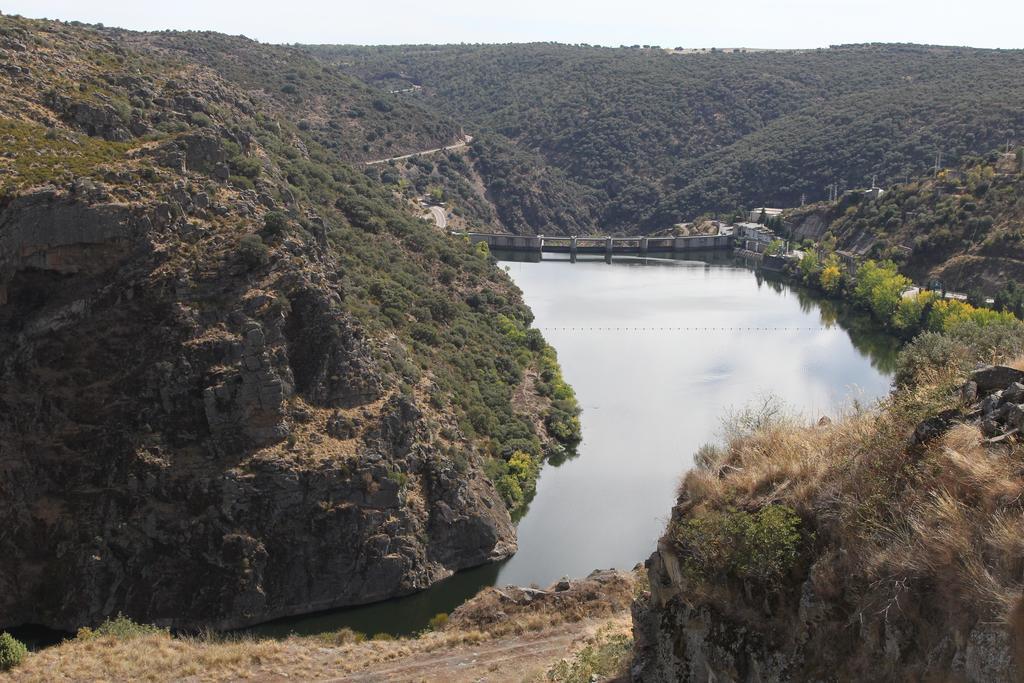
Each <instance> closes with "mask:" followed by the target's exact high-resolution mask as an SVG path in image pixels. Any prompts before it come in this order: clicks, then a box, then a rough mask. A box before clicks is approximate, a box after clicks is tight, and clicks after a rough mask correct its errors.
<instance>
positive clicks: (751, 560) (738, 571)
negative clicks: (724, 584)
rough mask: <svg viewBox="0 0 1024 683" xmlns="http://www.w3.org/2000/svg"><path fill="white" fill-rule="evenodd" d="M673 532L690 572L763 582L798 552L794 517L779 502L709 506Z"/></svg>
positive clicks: (797, 526) (797, 522) (789, 565)
mask: <svg viewBox="0 0 1024 683" xmlns="http://www.w3.org/2000/svg"><path fill="white" fill-rule="evenodd" d="M674 537H675V542H676V543H677V544H678V546H679V548H680V550H681V551H682V557H683V558H685V559H684V564H685V567H686V569H687V570H688V571H689V572H690V573H692V574H693V575H695V576H696V577H700V578H703V579H709V578H713V577H716V576H732V577H734V578H737V579H741V580H751V581H755V582H758V583H760V584H762V585H764V586H765V587H766V588H767V587H768V584H770V583H771V582H773V581H776V580H778V579H780V578H782V577H783V576H784V575H785V574H786V573H788V572H789V570H790V569H791V568H792V567H793V565H794V564H795V563H796V561H797V559H798V558H799V549H800V517H798V516H797V514H796V512H795V511H794V510H793V508H791V507H788V506H785V505H768V506H766V507H764V508H761V509H760V510H758V511H757V512H753V513H751V512H746V511H743V510H727V511H725V512H718V511H713V512H710V513H708V514H707V515H705V516H703V517H696V518H693V519H688V520H686V521H684V522H681V523H679V524H678V525H677V526H676V529H675V533H674Z"/></svg>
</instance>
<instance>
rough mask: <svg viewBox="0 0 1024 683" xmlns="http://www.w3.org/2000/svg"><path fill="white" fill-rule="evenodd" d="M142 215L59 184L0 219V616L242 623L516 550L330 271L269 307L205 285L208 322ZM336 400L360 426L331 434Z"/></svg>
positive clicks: (231, 286) (72, 624) (374, 592)
mask: <svg viewBox="0 0 1024 683" xmlns="http://www.w3.org/2000/svg"><path fill="white" fill-rule="evenodd" d="M144 213H145V212H142V211H127V210H120V209H116V208H115V207H109V206H105V205H97V206H88V205H82V204H77V203H74V202H73V201H72V200H71V199H70V198H67V197H51V196H49V195H48V194H44V195H42V196H32V197H27V198H25V199H23V200H18V201H15V202H12V203H10V204H8V205H7V206H6V207H4V208H3V209H2V211H0V245H2V246H0V253H2V254H3V255H4V259H3V262H2V263H3V266H4V267H5V268H6V271H5V272H6V273H8V279H7V283H8V284H7V289H6V291H7V303H6V305H5V306H3V307H0V356H2V358H3V365H2V367H0V378H2V379H0V386H2V389H0V405H2V406H3V410H2V411H0V412H2V415H0V440H2V441H0V442H2V444H3V445H2V447H0V448H2V456H0V464H2V476H0V500H2V501H3V502H2V509H3V518H4V520H5V521H4V527H5V528H4V532H5V533H4V534H3V538H2V540H0V548H2V552H0V615H2V618H0V622H2V623H3V624H4V625H13V624H21V623H42V624H45V625H47V626H51V627H56V628H64V629H74V628H77V627H78V626H80V625H82V624H88V623H95V622H96V621H97V620H100V619H102V618H103V617H104V616H107V615H109V614H111V613H112V611H116V610H123V611H124V612H125V613H127V614H132V615H134V616H135V617H136V618H139V619H143V620H146V621H153V622H156V623H161V624H165V625H170V626H177V627H195V626H200V625H211V626H213V627H216V628H231V627H237V626H243V625H245V624H249V623H253V622H256V621H262V620H266V619H270V618H274V617H279V616H284V615H290V614H296V613H300V612H308V611H313V610H318V609H325V608H329V607H334V606H339V605H348V604H355V603H362V602H367V601H371V600H375V599H382V598H386V597H390V596H394V595H400V594H403V593H408V592H411V591H414V590H417V589H422V588H425V587H426V586H428V585H430V584H431V583H433V582H434V581H437V580H438V579H440V578H443V577H445V576H447V575H449V574H450V573H452V572H453V571H456V570H458V569H461V568H464V567H469V566H473V565H476V564H481V563H484V562H488V561H492V560H496V559H501V558H503V557H506V556H508V555H509V554H511V553H512V552H513V551H514V550H515V541H514V531H513V528H512V525H511V522H510V519H509V515H508V513H507V511H506V509H505V506H504V504H503V503H502V501H501V499H500V497H499V496H498V495H497V493H496V492H495V490H494V488H493V486H492V485H491V484H490V482H489V481H488V480H487V479H486V478H485V477H484V476H483V474H482V473H481V472H480V470H479V469H478V467H477V466H476V465H473V464H471V465H470V466H469V467H468V468H467V470H466V471H464V472H459V471H457V470H456V469H455V468H454V466H453V465H452V464H451V463H450V462H449V461H447V460H445V459H443V458H439V457H437V454H436V453H434V452H433V451H432V449H431V447H430V446H429V445H428V444H429V441H430V439H431V435H430V432H429V429H428V428H427V426H426V424H425V420H424V416H423V413H422V412H421V410H420V409H419V407H418V406H417V404H416V401H415V400H414V399H413V398H410V397H402V396H397V395H394V394H391V395H390V396H388V395H386V393H385V391H384V389H383V388H382V384H381V379H380V377H379V371H378V369H377V367H376V363H375V361H374V359H373V357H372V354H371V349H370V348H369V346H368V343H367V340H366V339H365V337H364V335H363V334H362V333H361V332H360V329H359V326H358V325H357V324H356V323H355V322H354V321H353V320H352V319H351V318H350V317H349V316H347V315H346V314H345V313H343V312H342V310H341V308H340V307H339V305H338V303H339V300H340V299H339V294H338V292H337V290H336V288H334V287H332V286H330V285H329V284H325V283H324V282H321V283H319V284H317V283H314V282H312V281H311V279H310V277H309V275H310V274H314V275H315V273H316V266H317V264H316V261H315V260H313V261H311V262H309V263H307V264H306V268H305V269H303V270H301V271H300V270H299V269H296V270H295V271H294V272H288V273H286V274H285V275H284V276H283V278H282V279H283V282H282V288H281V290H279V292H277V293H276V294H275V295H274V296H273V297H270V296H256V297H253V296H251V292H249V291H248V287H247V284H246V283H245V282H244V281H237V280H235V281H232V280H231V279H228V278H226V277H225V276H224V274H223V273H218V274H214V275H212V276H211V277H210V278H209V279H208V280H207V281H206V282H192V283H190V285H189V287H187V289H188V290H189V294H188V295H187V296H186V297H185V299H190V300H193V301H194V300H197V299H204V298H205V297H206V296H207V295H209V294H210V291H207V290H208V289H211V288H216V289H217V290H218V292H219V294H218V296H219V297H221V306H222V308H220V309H219V310H217V311H213V312H212V315H211V313H206V314H203V313H200V312H197V311H196V310H195V309H191V308H190V307H188V306H185V305H183V299H182V294H183V293H182V292H176V291H175V290H174V289H173V288H158V287H154V286H150V283H149V281H147V280H146V279H145V278H146V276H147V275H149V274H150V273H149V272H148V270H149V268H150V267H152V265H153V260H152V258H151V256H150V254H151V252H152V251H153V249H154V248H155V245H154V243H153V242H152V240H153V239H154V235H153V234H150V233H149V232H147V227H148V228H149V229H150V230H152V231H154V232H159V231H160V230H162V229H169V228H170V227H171V226H170V225H167V224H165V223H161V222H160V219H159V218H158V215H159V211H155V212H153V213H151V214H150V215H143V214H144ZM310 266H312V268H311V267H310ZM283 297H287V299H288V300H289V301H290V308H289V309H285V308H284V307H283V306H280V305H275V303H278V302H279V299H281V298H283ZM336 411H343V412H345V413H346V414H349V415H351V416H352V417H350V418H349V419H348V423H349V424H350V425H354V426H351V427H350V429H349V430H348V431H346V432H344V433H339V432H332V430H330V429H327V428H326V426H324V427H323V428H322V429H321V425H320V424H319V423H320V421H324V422H326V421H327V420H328V419H329V417H328V416H329V415H333V414H335V413H336ZM337 414H338V415H340V414H341V413H337ZM332 433H334V434H337V436H338V437H341V438H336V437H335V436H332ZM317 442H318V443H317ZM289 443H291V444H300V445H301V446H302V448H301V449H300V446H299V445H292V446H289ZM310 444H313V445H316V446H317V447H318V448H319V450H320V453H318V454H314V453H312V452H311V451H310V448H311V446H310ZM337 452H342V453H352V455H351V456H349V457H337V456H336V455H335V453H337Z"/></svg>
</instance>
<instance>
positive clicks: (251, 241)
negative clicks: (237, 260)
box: [238, 235, 270, 268]
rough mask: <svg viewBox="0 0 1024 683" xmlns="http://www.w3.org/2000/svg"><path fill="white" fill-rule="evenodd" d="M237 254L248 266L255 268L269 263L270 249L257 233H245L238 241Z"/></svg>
mask: <svg viewBox="0 0 1024 683" xmlns="http://www.w3.org/2000/svg"><path fill="white" fill-rule="evenodd" d="M238 255H239V256H241V257H242V261H243V262H244V263H245V265H247V266H248V267H249V268H257V267H260V266H265V265H267V264H268V263H270V249H268V248H267V245H266V244H264V243H263V240H262V239H260V236H259V235H246V236H244V237H243V238H242V239H241V240H240V241H239V242H238Z"/></svg>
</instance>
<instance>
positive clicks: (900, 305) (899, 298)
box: [791, 246, 1017, 339]
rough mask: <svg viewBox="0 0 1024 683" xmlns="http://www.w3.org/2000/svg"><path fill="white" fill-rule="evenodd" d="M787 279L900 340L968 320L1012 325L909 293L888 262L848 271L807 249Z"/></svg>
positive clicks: (928, 293)
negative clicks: (846, 306)
mask: <svg viewBox="0 0 1024 683" xmlns="http://www.w3.org/2000/svg"><path fill="white" fill-rule="evenodd" d="M791 273H792V274H793V276H795V277H796V278H797V279H798V280H799V281H800V282H801V283H803V284H804V285H806V286H808V287H811V288H812V289H815V290H817V291H819V292H822V293H824V294H825V295H827V296H830V297H834V298H841V299H845V300H848V301H850V302H852V303H853V304H854V305H855V306H857V307H858V308H860V309H861V310H863V311H866V312H868V313H870V314H871V316H872V317H873V318H874V319H875V320H876V321H877V322H878V323H879V324H880V325H882V326H883V327H885V328H886V329H888V330H890V331H892V332H894V333H895V334H898V335H899V336H900V337H902V338H904V339H910V338H912V337H914V336H916V335H917V334H919V333H920V332H923V331H930V332H948V331H951V330H952V329H954V328H955V327H957V326H958V325H960V324H961V323H963V322H964V321H968V320H969V321H971V322H973V323H974V324H976V325H979V326H986V325H994V324H1000V323H1007V322H1010V321H1013V320H1016V319H1017V318H1016V316H1015V315H1014V314H1013V313H1012V312H1011V311H1010V310H1001V311H997V310H994V309H991V308H987V307H984V306H980V305H974V304H972V303H970V302H967V301H961V300H959V299H947V298H944V297H943V296H942V293H941V292H937V291H932V290H917V291H915V290H913V289H912V285H913V283H912V282H911V280H910V278H908V277H906V276H905V275H902V274H901V273H900V272H899V270H898V267H897V265H896V264H895V263H894V262H892V261H874V260H871V259H867V260H865V261H862V262H860V263H857V264H856V265H855V266H849V265H847V263H846V262H844V261H843V260H842V259H841V258H840V257H839V255H838V254H836V253H835V252H834V251H830V250H828V248H827V246H826V247H812V248H810V249H809V250H808V251H807V252H805V254H804V256H803V258H802V259H801V260H800V262H799V264H798V265H797V266H795V267H791Z"/></svg>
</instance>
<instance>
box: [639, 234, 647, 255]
mask: <svg viewBox="0 0 1024 683" xmlns="http://www.w3.org/2000/svg"><path fill="white" fill-rule="evenodd" d="M640 255H641V256H647V238H646V237H641V238H640Z"/></svg>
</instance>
